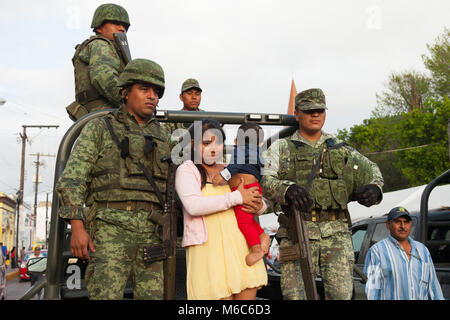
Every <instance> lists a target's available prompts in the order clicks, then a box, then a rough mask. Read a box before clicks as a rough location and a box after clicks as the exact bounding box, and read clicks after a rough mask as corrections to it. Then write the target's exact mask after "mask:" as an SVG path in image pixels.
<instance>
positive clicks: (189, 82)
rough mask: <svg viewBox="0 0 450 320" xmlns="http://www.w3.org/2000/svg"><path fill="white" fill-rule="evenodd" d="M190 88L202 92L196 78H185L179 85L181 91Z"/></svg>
mask: <svg viewBox="0 0 450 320" xmlns="http://www.w3.org/2000/svg"><path fill="white" fill-rule="evenodd" d="M190 89H197V90H200V92H202V88H200V84H199V83H198V81H197V79H193V78H189V79H186V80H185V81H184V82H183V84H182V85H181V93H183V92H185V91H188V90H190Z"/></svg>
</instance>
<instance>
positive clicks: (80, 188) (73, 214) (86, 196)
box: [56, 105, 170, 230]
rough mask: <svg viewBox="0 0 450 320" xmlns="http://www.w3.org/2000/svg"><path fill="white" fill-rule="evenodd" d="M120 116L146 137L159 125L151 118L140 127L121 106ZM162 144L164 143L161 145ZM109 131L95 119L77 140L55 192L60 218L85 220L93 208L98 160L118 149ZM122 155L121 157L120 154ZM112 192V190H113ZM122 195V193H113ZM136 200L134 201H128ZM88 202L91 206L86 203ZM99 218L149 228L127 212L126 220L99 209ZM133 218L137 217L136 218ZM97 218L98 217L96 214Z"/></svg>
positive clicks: (101, 121) (112, 212)
mask: <svg viewBox="0 0 450 320" xmlns="http://www.w3.org/2000/svg"><path fill="white" fill-rule="evenodd" d="M115 114H117V116H118V117H121V119H123V121H124V122H125V123H126V124H128V126H129V127H130V129H131V130H134V131H142V132H143V134H146V135H152V134H153V132H154V130H155V126H158V127H159V126H160V124H159V122H158V121H157V120H156V119H155V118H150V119H149V120H148V122H147V123H145V124H143V125H139V124H138V123H137V121H136V119H135V118H134V116H132V115H131V114H130V113H128V112H127V111H126V109H125V107H124V106H123V105H122V106H121V107H120V108H119V109H118V110H117V111H116V112H115ZM163 134H164V136H165V142H164V143H166V145H164V148H162V147H163V146H162V145H159V146H158V148H157V149H160V148H162V149H164V150H170V149H169V148H170V146H169V142H168V138H169V137H168V134H167V132H166V131H165V130H163ZM161 143H162V142H161ZM115 146H116V145H115V142H114V141H113V139H112V137H111V134H110V132H109V131H108V129H107V128H106V125H105V122H104V120H103V119H102V118H96V119H93V120H91V121H89V122H88V123H87V124H86V126H85V127H84V128H83V130H82V131H81V133H80V136H79V137H78V140H77V142H76V144H75V146H74V147H73V149H72V153H71V155H70V157H69V160H68V161H67V164H66V167H65V169H64V171H63V173H62V175H61V176H60V178H59V180H58V182H57V184H56V192H57V193H58V195H59V198H60V202H61V206H60V209H59V216H60V217H61V218H63V219H66V220H71V219H81V220H83V221H84V220H85V218H86V217H85V215H86V212H87V211H86V208H85V205H86V206H91V205H92V204H93V201H96V199H95V198H94V199H93V198H92V195H91V194H90V191H89V188H90V183H91V181H92V173H93V172H96V170H98V168H97V167H98V165H97V163H98V161H99V160H100V159H102V158H105V156H107V155H109V154H110V150H111V149H112V148H115ZM118 156H119V155H118ZM111 192H113V191H111ZM114 192H119V191H114ZM129 200H133V199H129ZM87 202H88V203H87ZM99 213H100V218H101V219H103V220H106V221H109V222H110V223H115V224H118V225H123V226H125V227H127V228H128V229H131V230H140V229H142V228H144V229H145V227H146V226H147V225H148V223H147V222H146V221H145V220H146V217H145V219H144V218H143V217H141V218H142V219H141V218H139V217H138V216H139V214H135V215H132V214H130V213H127V217H123V214H122V212H121V210H113V209H107V208H105V209H99ZM133 216H134V218H133ZM97 217H99V216H98V214H97Z"/></svg>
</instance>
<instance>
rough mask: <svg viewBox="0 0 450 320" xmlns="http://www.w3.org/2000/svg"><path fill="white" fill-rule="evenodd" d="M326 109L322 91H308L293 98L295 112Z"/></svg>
mask: <svg viewBox="0 0 450 320" xmlns="http://www.w3.org/2000/svg"><path fill="white" fill-rule="evenodd" d="M312 109H328V108H327V106H326V103H325V95H324V93H323V91H322V89H308V90H305V91H302V92H300V93H299V94H297V95H296V96H295V110H312Z"/></svg>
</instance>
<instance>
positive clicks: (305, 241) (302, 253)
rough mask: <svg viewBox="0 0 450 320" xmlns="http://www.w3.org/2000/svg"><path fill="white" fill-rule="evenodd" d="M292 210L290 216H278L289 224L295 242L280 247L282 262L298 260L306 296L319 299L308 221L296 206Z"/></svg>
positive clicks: (284, 222)
mask: <svg viewBox="0 0 450 320" xmlns="http://www.w3.org/2000/svg"><path fill="white" fill-rule="evenodd" d="M290 211H291V214H290V215H289V216H286V215H284V214H280V215H279V216H278V222H280V223H282V224H284V225H286V226H288V228H289V233H290V238H291V241H292V242H293V245H292V246H291V247H287V248H280V262H287V261H292V260H298V261H299V262H300V270H301V271H302V278H303V284H304V286H305V292H306V298H307V299H308V300H319V294H318V293H317V288H316V280H315V279H316V275H315V273H314V267H313V264H312V259H311V250H310V245H309V236H308V229H307V228H306V221H305V219H304V218H303V214H302V213H301V212H299V211H298V210H297V209H296V208H295V207H294V206H291V208H290Z"/></svg>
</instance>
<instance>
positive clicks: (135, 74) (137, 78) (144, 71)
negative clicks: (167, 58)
mask: <svg viewBox="0 0 450 320" xmlns="http://www.w3.org/2000/svg"><path fill="white" fill-rule="evenodd" d="M139 82H144V83H150V84H153V85H155V86H157V87H158V88H159V89H160V90H159V94H158V97H159V98H160V99H161V98H162V96H163V95H164V71H163V69H162V68H161V66H160V65H159V64H157V63H156V62H154V61H151V60H147V59H134V60H131V61H130V62H129V63H128V64H127V65H126V67H125V69H124V70H123V72H122V73H121V74H120V76H119V80H118V83H117V86H118V87H125V86H129V85H133V84H135V83H139Z"/></svg>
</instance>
